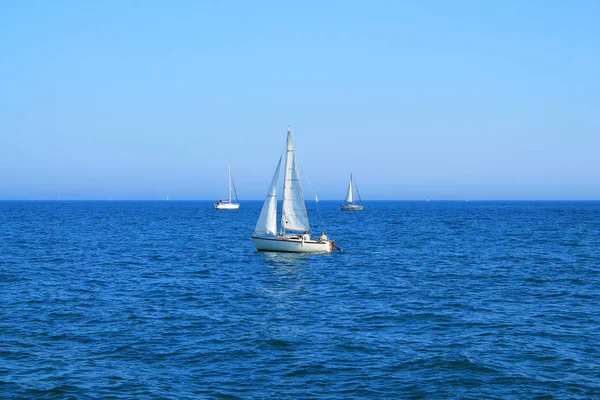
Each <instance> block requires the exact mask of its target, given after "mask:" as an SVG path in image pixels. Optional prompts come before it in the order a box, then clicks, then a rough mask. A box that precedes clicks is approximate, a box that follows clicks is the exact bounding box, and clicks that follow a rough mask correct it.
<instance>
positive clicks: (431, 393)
mask: <svg viewBox="0 0 600 400" xmlns="http://www.w3.org/2000/svg"><path fill="white" fill-rule="evenodd" d="M261 205H262V202H259V201H256V202H252V201H249V202H242V206H241V208H240V209H239V210H238V211H223V210H215V209H213V208H212V204H211V203H210V202H206V201H195V202H193V201H190V202H183V201H156V202H152V201H139V202H138V201H129V202H117V201H102V202H85V201H74V202H67V201H65V202H61V201H52V202H32V201H31V202H10V201H4V202H0V398H3V399H17V398H26V399H38V398H41V399H44V398H45V399H67V398H76V399H95V398H115V399H120V398H136V399H155V398H177V399H306V398H324V399H366V398H382V399H384V398H385V399H389V398H414V399H418V398H426V399H455V398H460V399H486V398H490V399H491V398H494V399H500V398H501V399H534V398H540V399H554V398H557V399H592V398H600V202H477V201H470V202H442V201H430V202H425V201H419V202H410V201H405V202H403V201H399V202H385V201H372V202H365V209H364V211H362V212H341V211H339V208H338V204H337V202H320V203H319V208H320V213H321V214H322V218H323V222H324V225H325V226H326V229H327V230H328V232H329V235H330V237H331V238H333V239H335V240H336V243H337V245H339V246H340V247H341V248H342V249H343V250H344V251H343V252H335V253H331V254H313V255H301V254H287V253H262V252H257V251H256V250H255V249H254V247H253V245H252V243H251V241H250V240H249V236H250V234H251V233H252V230H253V227H254V224H255V222H256V219H257V218H258V214H259V212H260V208H261ZM315 206H316V204H315V203H314V202H313V203H310V204H309V214H310V216H311V221H312V224H313V226H314V231H315V232H317V233H318V232H320V231H321V222H320V220H319V217H318V215H317V210H316V208H315Z"/></svg>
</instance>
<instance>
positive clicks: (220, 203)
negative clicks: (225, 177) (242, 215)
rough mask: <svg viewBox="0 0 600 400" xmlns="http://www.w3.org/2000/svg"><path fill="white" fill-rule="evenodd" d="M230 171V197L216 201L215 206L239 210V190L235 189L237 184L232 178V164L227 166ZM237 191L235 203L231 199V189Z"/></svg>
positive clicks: (221, 208)
mask: <svg viewBox="0 0 600 400" xmlns="http://www.w3.org/2000/svg"><path fill="white" fill-rule="evenodd" d="M227 168H228V171H229V197H228V198H227V200H217V201H215V208H216V209H217V210H237V209H238V208H240V202H239V200H238V197H237V190H235V184H234V183H233V179H232V178H231V165H228V166H227ZM232 190H233V193H235V203H234V202H233V201H232V199H231V191H232Z"/></svg>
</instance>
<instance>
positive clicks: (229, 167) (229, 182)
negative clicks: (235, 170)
mask: <svg viewBox="0 0 600 400" xmlns="http://www.w3.org/2000/svg"><path fill="white" fill-rule="evenodd" d="M227 168H228V170H229V180H228V184H229V204H231V164H229V165H227Z"/></svg>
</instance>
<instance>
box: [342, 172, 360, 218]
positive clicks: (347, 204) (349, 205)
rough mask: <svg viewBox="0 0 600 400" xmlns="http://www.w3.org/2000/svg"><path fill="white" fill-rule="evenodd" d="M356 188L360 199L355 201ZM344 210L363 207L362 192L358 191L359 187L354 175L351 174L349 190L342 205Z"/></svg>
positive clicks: (356, 209) (355, 209) (357, 209)
mask: <svg viewBox="0 0 600 400" xmlns="http://www.w3.org/2000/svg"><path fill="white" fill-rule="evenodd" d="M355 190H356V195H357V196H358V201H355V197H354V191H355ZM340 208H341V210H342V211H360V210H362V209H363V205H362V200H361V198H360V194H359V193H358V188H357V187H356V182H355V181H354V177H353V176H352V174H350V183H349V184H348V192H347V193H346V198H345V199H344V201H343V202H342V204H341V205H340Z"/></svg>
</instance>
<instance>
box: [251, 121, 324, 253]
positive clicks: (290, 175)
mask: <svg viewBox="0 0 600 400" xmlns="http://www.w3.org/2000/svg"><path fill="white" fill-rule="evenodd" d="M282 157H283V156H282ZM282 157H280V158H279V162H278V163H277V168H276V169H275V175H273V179H272V180H271V185H270V186H269V190H268V191H267V196H266V199H265V202H264V203H263V207H262V210H261V212H260V215H259V217H258V221H257V222H256V226H255V228H254V232H253V233H252V236H251V237H250V238H251V239H252V243H254V246H255V247H256V249H257V250H260V251H284V252H294V253H329V252H331V251H332V250H333V248H334V246H335V244H334V241H333V240H329V238H328V237H327V234H326V233H325V232H321V235H320V236H319V238H318V239H313V238H312V237H311V229H310V222H309V220H308V212H307V211H306V204H305V203H304V196H303V194H302V186H301V185H300V175H299V174H298V166H297V163H296V154H295V152H294V145H293V143H292V133H291V127H289V126H288V131H287V141H286V150H285V161H284V174H283V176H284V178H283V201H282V206H281V221H280V226H279V232H277V181H278V179H279V170H280V168H281V161H282Z"/></svg>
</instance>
